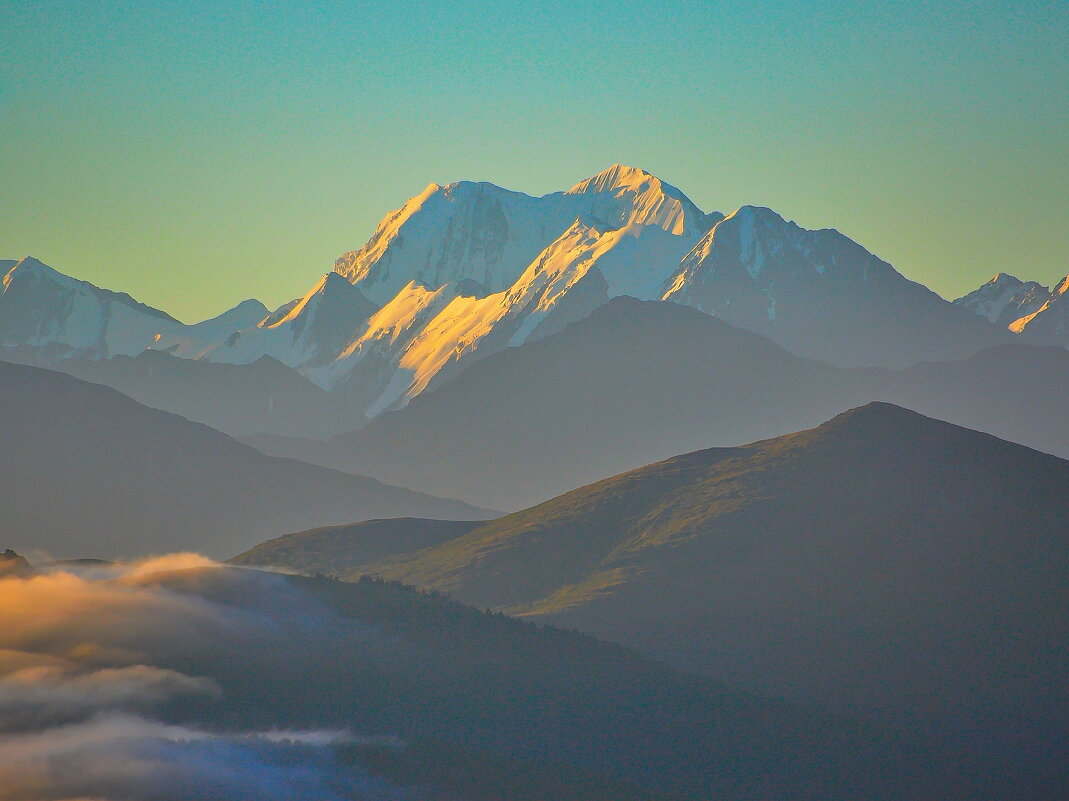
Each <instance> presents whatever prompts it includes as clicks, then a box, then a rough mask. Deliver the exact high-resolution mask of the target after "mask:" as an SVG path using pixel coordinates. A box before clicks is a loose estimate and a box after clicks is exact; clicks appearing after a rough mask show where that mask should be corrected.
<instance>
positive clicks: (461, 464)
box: [245, 298, 1069, 509]
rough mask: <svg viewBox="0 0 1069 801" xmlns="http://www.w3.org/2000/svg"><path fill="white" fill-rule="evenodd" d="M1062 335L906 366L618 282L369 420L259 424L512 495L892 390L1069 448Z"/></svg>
mask: <svg viewBox="0 0 1069 801" xmlns="http://www.w3.org/2000/svg"><path fill="white" fill-rule="evenodd" d="M1067 394H1069V351H1066V350H1065V349H1062V348H1039V347H1031V346H1025V345H1006V346H1001V347H997V348H992V349H990V350H987V351H984V352H982V353H979V354H976V355H974V356H971V357H969V358H967V359H963V360H961V361H956V362H940V363H926V364H921V365H917V366H915V367H912V368H909V369H907V370H902V371H897V372H893V371H887V370H881V369H854V370H844V369H840V368H836V367H833V366H831V365H827V364H823V363H820V362H814V361H809V360H805V359H799V358H797V357H795V356H792V355H790V354H789V353H787V352H786V351H784V350H782V349H781V348H779V347H777V346H776V345H774V344H773V343H771V342H769V341H768V340H766V339H764V338H763V337H760V336H757V335H755V334H752V333H749V332H745V331H742V330H741V329H738V328H735V327H733V326H730V325H727V324H726V323H723V322H722V321H719V320H716V319H714V318H710V317H708V316H706V315H704V314H701V313H699V312H696V311H694V310H691V309H687V308H685V307H682V306H679V305H677V304H669V303H657V302H640V301H636V300H633V299H631V298H617V299H615V300H612V301H610V302H609V303H607V304H606V305H604V306H602V307H601V308H599V309H598V310H596V311H595V312H594V313H593V314H592V315H590V317H589V318H587V319H585V320H581V321H579V322H577V323H574V324H573V325H571V326H570V327H568V328H566V329H565V330H564V331H562V332H560V333H558V334H555V335H553V336H550V337H547V338H545V339H544V340H541V341H539V342H532V343H527V344H524V345H522V346H520V347H518V348H509V349H507V350H506V351H504V352H503V353H499V354H495V355H493V356H489V357H486V358H484V359H483V360H481V361H479V362H477V363H475V364H473V365H472V366H471V367H470V368H469V369H467V370H466V371H465V372H464V373H463V374H461V375H460V376H459V377H457V378H456V379H454V380H452V381H451V382H449V383H447V384H445V385H443V386H442V387H440V388H438V389H437V390H432V391H429V392H426V393H424V394H423V395H421V396H420V397H419V398H418V399H416V400H414V401H413V402H412V403H411V404H410V405H409V406H408V407H406V408H405V409H402V410H400V411H398V412H394V413H391V414H386V415H383V416H382V417H380V418H378V419H377V420H375V421H373V422H372V423H371V424H370V425H369V426H367V427H366V428H365V429H363V430H361V431H357V432H355V433H352V434H347V435H341V436H338V437H336V438H334V439H333V440H331V441H329V442H326V443H320V442H307V441H303V440H300V439H286V438H281V437H270V436H267V437H260V436H257V437H250V438H247V439H245V441H246V442H248V443H249V444H252V445H253V446H254V447H257V448H259V449H261V450H263V451H264V452H265V453H271V454H274V455H278V456H289V457H293V458H299V459H302V460H304V461H309V462H313V463H317V464H322V465H325V466H327V467H331V468H334V469H338V470H344V471H349V472H354V473H358V474H364V475H372V476H375V477H376V478H379V479H381V480H383V481H388V482H390V483H396V484H401V485H403V486H411V487H415V488H417V489H419V490H422V491H425V492H432V493H435V494H442V495H448V496H451V497H460V498H464V499H465V500H468V501H470V502H474V503H478V504H480V505H483V506H491V507H495V508H502V509H516V508H522V507H524V506H528V505H530V504H533V503H537V502H538V501H540V500H543V499H545V498H548V497H552V496H553V495H555V494H559V493H561V492H565V491H567V490H569V489H571V488H573V487H575V486H578V485H579V484H585V483H589V482H591V481H595V480H597V479H599V478H602V477H604V476H606V475H611V474H613V473H616V472H621V471H623V470H627V469H630V468H632V467H636V466H638V465H641V464H648V463H650V462H652V461H656V460H658V459H663V458H667V457H668V456H671V455H673V454H677V453H681V452H686V451H690V450H694V449H695V448H698V447H708V446H714V445H736V444H739V443H743V442H750V441H753V440H756V439H762V438H765V437H771V436H776V435H779V434H785V433H789V432H791V431H797V430H799V429H803V428H807V427H810V426H813V425H816V424H818V423H820V422H821V421H822V420H827V419H828V418H829V417H832V416H833V415H835V414H837V413H839V412H842V411H844V410H846V409H849V408H852V407H855V406H858V405H861V404H863V403H866V402H868V401H871V400H884V401H889V402H892V403H896V404H899V405H902V406H906V407H908V408H911V409H916V410H918V411H919V412H921V413H923V414H928V415H931V416H935V417H938V418H939V419H946V420H950V421H951V422H954V423H957V424H960V425H964V426H967V427H970V428H974V429H976V430H981V431H985V432H987V433H991V434H994V435H996V436H999V437H1002V438H1004V439H1010V440H1012V441H1014V442H1019V443H1021V444H1025V445H1028V446H1029V447H1032V448H1036V449H1037V450H1041V451H1044V452H1047V453H1054V454H1056V455H1061V456H1067V457H1069V432H1066V428H1065V426H1064V425H1061V422H1062V417H1063V412H1062V408H1061V400H1060V399H1062V398H1064V397H1066V395H1067Z"/></svg>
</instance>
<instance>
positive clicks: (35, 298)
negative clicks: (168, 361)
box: [0, 256, 183, 358]
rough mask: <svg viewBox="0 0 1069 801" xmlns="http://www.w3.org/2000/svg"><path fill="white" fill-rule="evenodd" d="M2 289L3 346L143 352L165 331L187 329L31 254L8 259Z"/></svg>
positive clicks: (103, 353)
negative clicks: (13, 259) (66, 273)
mask: <svg viewBox="0 0 1069 801" xmlns="http://www.w3.org/2000/svg"><path fill="white" fill-rule="evenodd" d="M2 269H4V270H5V272H4V276H3V283H2V288H0V344H2V345H33V346H44V345H52V346H53V347H54V348H56V349H59V350H63V351H65V352H67V353H69V354H71V355H81V356H88V357H92V358H106V357H108V356H114V355H118V354H122V355H133V354H135V353H140V352H141V351H143V350H144V349H145V348H147V347H149V345H151V344H152V342H153V339H154V338H155V336H156V335H157V334H159V333H161V332H163V331H167V332H170V331H176V330H179V329H181V328H182V327H183V326H182V324H181V323H180V322H178V321H177V320H175V319H174V318H173V317H171V316H170V315H168V314H166V313H165V312H162V311H160V310H158V309H153V308H152V307H150V306H146V305H144V304H143V303H138V302H137V301H135V300H134V299H133V298H131V297H130V296H129V295H126V294H122V293H118V292H111V291H109V290H106V289H100V288H99V287H96V286H93V284H90V283H89V282H88V281H79V280H77V279H75V278H70V277H68V276H66V275H63V274H62V273H59V272H56V271H55V270H53V269H52V268H51V267H49V266H48V265H46V264H42V263H41V262H40V261H38V260H37V259H35V258H33V257H32V256H27V257H26V258H23V259H19V260H18V261H15V262H12V261H5V262H3V268H2Z"/></svg>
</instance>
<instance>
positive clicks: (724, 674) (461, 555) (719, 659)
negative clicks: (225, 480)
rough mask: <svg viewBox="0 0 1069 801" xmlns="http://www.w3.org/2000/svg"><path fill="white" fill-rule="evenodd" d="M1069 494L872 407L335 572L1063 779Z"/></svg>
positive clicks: (1018, 455) (1054, 467)
mask: <svg viewBox="0 0 1069 801" xmlns="http://www.w3.org/2000/svg"><path fill="white" fill-rule="evenodd" d="M1067 487H1069V462H1066V461H1063V460H1061V459H1058V458H1055V457H1052V456H1047V455H1044V454H1041V453H1037V452H1035V451H1031V450H1029V449H1027V448H1024V447H1021V446H1018V445H1013V444H1011V443H1007V442H1004V441H1001V440H998V439H995V438H994V437H991V436H988V435H985V434H980V433H977V432H974V431H970V430H967V429H963V428H959V427H957V426H953V425H950V424H947V423H942V422H938V421H935V420H931V419H928V418H925V417H923V416H921V415H918V414H916V413H913V412H910V411H907V410H904V409H901V408H898V407H895V406H891V405H888V404H878V403H874V404H870V405H868V406H865V407H863V408H861V409H856V410H854V411H851V412H848V413H845V414H843V415H840V416H838V417H836V418H835V419H833V420H832V421H830V422H828V423H826V424H824V425H822V426H819V427H817V428H815V429H812V430H809V431H803V432H801V433H797V434H793V435H789V436H784V437H779V438H776V439H772V440H767V441H763V442H757V443H754V444H752V445H748V446H744V447H739V448H721V449H712V450H706V451H698V452H695V453H691V454H688V455H685V456H679V457H676V458H674V459H669V460H667V461H664V462H661V463H658V464H654V465H650V466H648V467H644V468H641V469H638V470H633V471H631V472H628V473H625V474H623V475H619V476H616V477H614V478H610V479H606V480H603V481H600V482H597V483H595V484H592V485H590V486H587V487H583V488H581V489H577V490H575V491H573V492H569V493H567V494H565V495H562V496H560V497H559V498H556V499H553V500H551V501H548V502H546V503H543V504H541V505H539V506H535V507H533V508H531V509H527V510H525V511H522V512H518V513H516V514H512V515H508V516H505V517H502V518H500V519H498V520H495V521H492V522H489V523H485V524H483V525H480V526H477V527H474V528H473V529H472V530H471V531H469V532H467V533H462V534H460V535H459V536H455V537H452V538H450V539H448V540H446V541H445V542H443V543H442V544H439V545H435V546H431V547H425V548H422V549H420V550H415V551H412V552H409V553H407V554H401V555H396V556H391V557H385V558H380V559H378V560H376V561H371V562H360V561H359V556H360V554H359V553H357V551H356V550H355V549H353V548H352V546H348V547H349V548H350V557H349V560H348V561H346V562H344V563H341V562H336V563H335V564H334V565H333V566H329V565H328V564H327V563H326V560H324V561H323V562H322V563H319V564H317V569H327V568H328V567H329V568H330V572H333V573H337V574H339V575H343V576H349V577H355V576H357V575H362V574H371V575H376V576H383V577H387V578H392V579H399V580H403V581H405V582H410V583H413V584H415V585H417V586H420V587H425V588H429V589H436V590H440V591H443V592H446V593H448V594H449V595H451V596H452V597H454V598H457V599H458V600H461V601H463V602H465V603H471V604H474V605H476V606H480V607H495V608H499V609H503V610H506V611H508V612H510V613H518V614H522V615H526V616H530V617H533V618H537V619H539V620H547V621H552V622H554V623H558V624H562V625H567V626H574V627H577V628H579V629H581V630H584V631H588V632H591V633H594V634H596V635H597V636H601V637H605V638H607V639H612V640H616V641H619V642H626V643H628V644H629V645H633V646H635V647H638V648H640V649H641V650H643V651H645V652H647V653H649V654H653V655H656V656H658V657H660V658H663V659H665V660H668V661H670V662H671V663H673V664H675V665H677V666H681V667H685V668H688V669H691V670H698V671H701V672H704V673H706V674H709V675H712V676H715V677H717V678H719V679H722V680H724V681H726V682H728V683H730V684H735V685H738V686H742V687H747V688H749V689H751V690H754V691H757V692H761V693H769V694H775V695H782V696H785V697H788V698H791V699H794V700H797V701H802V702H805V703H810V704H815V705H820V706H824V707H828V708H835V709H839V710H851V711H852V712H864V713H866V714H870V715H874V716H880V717H886V718H892V719H896V720H908V721H910V722H911V723H913V724H917V725H921V726H925V727H929V728H930V729H932V730H938V731H940V732H941V733H942V734H959V735H961V736H962V737H963V738H965V739H969V738H972V739H974V740H976V741H977V742H979V741H981V740H984V739H985V738H990V740H989V742H991V743H995V744H996V748H997V749H999V750H1006V751H1013V750H1014V749H1020V753H1021V754H1022V755H1023V754H1029V755H1031V757H1032V758H1035V759H1037V760H1038V761H1039V762H1043V761H1044V760H1045V759H1046V760H1048V761H1047V762H1046V768H1047V769H1052V763H1051V762H1050V761H1049V759H1050V757H1051V755H1052V754H1054V753H1056V749H1057V748H1064V747H1065V746H1066V745H1067V744H1069V689H1067V687H1066V685H1065V683H1064V681H1063V678H1064V671H1065V666H1066V664H1067V663H1069V582H1067V581H1066V576H1067V575H1069V524H1067V522H1066V521H1069V494H1067V493H1066V488H1067ZM413 525H417V524H413ZM317 536H318V537H319V538H320V540H321V541H320V542H319V543H318V544H317V543H316V542H315V537H314V536H305V537H304V539H303V541H301V538H300V537H295V538H284V539H283V540H281V541H280V542H278V543H268V544H266V545H264V546H261V549H258V551H253V552H250V553H249V554H246V555H244V556H243V557H241V559H242V560H243V561H245V562H251V561H259V560H261V559H262V560H263V562H264V563H272V564H282V565H285V564H287V560H286V559H285V558H283V557H284V556H285V550H286V546H288V545H290V544H291V543H292V544H294V545H296V544H297V543H299V545H300V550H301V551H302V552H303V553H304V554H305V555H306V559H310V558H311V557H312V555H314V554H315V553H317V552H318V553H325V552H326V549H327V548H334V549H335V550H336V551H338V550H343V548H342V547H341V545H339V544H338V543H337V542H336V540H337V539H339V536H340V537H341V538H342V539H344V537H345V536H347V534H346V532H344V531H338V530H327V531H324V532H321V533H320V534H319V535H317ZM356 536H357V537H359V536H362V535H361V534H360V533H359V532H357V533H356ZM410 536H414V535H410ZM353 556H355V557H356V558H352V557H353ZM1020 732H1027V733H1028V735H1027V737H1020V736H1019V735H1018V733H1020Z"/></svg>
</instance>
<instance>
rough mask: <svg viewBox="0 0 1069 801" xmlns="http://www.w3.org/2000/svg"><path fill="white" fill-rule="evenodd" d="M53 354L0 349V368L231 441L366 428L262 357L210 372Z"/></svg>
mask: <svg viewBox="0 0 1069 801" xmlns="http://www.w3.org/2000/svg"><path fill="white" fill-rule="evenodd" d="M53 353H54V348H28V347H7V348H0V361H7V362H15V363H18V364H28V365H32V366H35V367H43V368H46V369H49V370H59V371H60V372H64V373H67V374H68V375H73V376H75V377H76V378H80V379H82V380H84V381H91V382H92V383H94V384H104V385H105V386H109V387H111V388H112V389H117V390H118V391H119V392H121V393H123V394H124V395H127V396H128V397H131V398H133V399H134V400H136V401H137V402H138V403H143V404H144V405H146V406H151V407H152V408H154V409H162V410H163V411H165V412H173V413H174V414H179V415H181V416H182V417H185V418H187V419H189V420H192V421H194V422H197V423H204V424H205V425H208V426H211V427H212V428H215V429H218V430H219V431H223V432H225V433H227V434H230V435H231V436H241V435H248V434H260V433H270V434H274V435H280V436H302V437H312V438H322V439H326V438H328V437H330V436H333V435H334V434H339V433H342V432H348V431H352V430H354V429H356V428H359V427H360V426H362V425H364V424H365V423H366V422H367V418H365V417H364V416H363V415H362V414H360V413H359V412H358V411H356V410H355V406H354V404H353V403H352V400H351V398H349V396H348V395H346V394H345V393H340V392H337V393H331V392H327V391H326V390H324V389H321V388H319V387H317V386H316V385H315V384H313V383H312V382H311V381H309V380H308V379H306V378H304V377H303V376H302V375H300V374H299V373H298V372H297V371H295V370H293V369H292V368H290V367H287V366H286V365H284V364H282V362H280V361H277V360H276V359H272V358H271V357H269V356H264V357H263V358H261V359H259V360H257V361H255V362H253V363H251V364H240V365H237V364H217V363H210V362H205V361H199V360H195V359H182V358H177V357H174V356H171V355H168V354H167V353H161V352H159V351H154V350H149V351H143V352H142V353H139V354H138V355H137V356H133V357H131V356H115V357H112V358H110V359H68V358H54V357H53Z"/></svg>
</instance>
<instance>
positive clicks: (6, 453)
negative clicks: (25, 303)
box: [0, 363, 486, 557]
mask: <svg viewBox="0 0 1069 801" xmlns="http://www.w3.org/2000/svg"><path fill="white" fill-rule="evenodd" d="M0 430H2V431H3V436H2V438H0V472H2V474H3V476H4V480H3V481H2V482H0V508H2V509H3V513H2V515H0V534H2V535H3V536H4V537H5V538H6V540H7V541H8V542H9V543H11V544H12V545H15V546H16V547H23V548H43V549H46V550H49V551H51V552H52V553H53V554H54V555H56V556H70V555H73V554H79V553H84V552H86V551H92V552H93V553H95V554H97V555H100V556H107V557H110V556H117V555H139V554H145V553H151V552H153V551H160V550H175V549H188V548H200V549H204V550H206V551H208V552H209V553H215V554H227V553H233V552H234V551H235V550H239V549H241V548H242V547H245V546H247V545H251V544H252V543H254V542H255V541H256V540H257V539H259V538H261V537H262V534H263V532H264V531H271V532H274V533H276V534H281V533H283V532H285V531H287V530H292V529H293V528H294V527H297V528H307V527H309V526H314V525H323V524H329V523H341V522H345V521H351V520H354V519H361V518H371V517H384V516H397V515H420V516H424V517H445V518H449V517H459V518H468V519H470V518H472V517H476V518H477V517H484V516H486V515H485V513H484V512H482V511H480V510H477V509H474V508H473V507H471V506H468V505H467V504H463V503H460V502H457V501H449V500H443V499H441V498H435V497H432V496H428V495H423V494H420V493H417V492H411V491H409V490H406V489H401V488H399V487H392V486H388V485H385V484H382V483H380V482H378V481H374V480H372V479H367V478H361V477H359V476H353V475H348V474H342V473H337V472H334V471H331V470H327V469H324V468H321V467H316V466H312V465H308V464H303V463H300V462H296V461H293V460H288V459H278V458H272V457H267V456H264V455H263V454H261V453H260V452H259V451H256V450H254V449H253V448H250V447H248V446H246V445H242V444H241V443H239V442H236V441H235V440H232V439H230V438H229V437H227V436H225V435H224V434H221V433H219V432H218V431H215V430H213V429H210V428H208V427H206V426H203V425H200V424H197V423H191V422H190V421H188V420H186V419H184V418H182V417H178V416H177V415H173V414H168V413H165V412H160V411H156V410H154V409H149V408H147V407H145V406H141V405H140V404H138V403H136V402H134V401H133V400H130V399H129V398H127V397H125V396H123V395H120V394H119V393H118V392H115V391H114V390H112V389H109V388H106V387H102V386H98V385H95V384H89V383H86V382H84V381H79V380H77V379H75V378H72V377H70V376H67V375H63V374H60V373H56V372H51V371H48V370H39V369H36V368H33V367H26V366H21V365H14V364H6V363H0Z"/></svg>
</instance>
